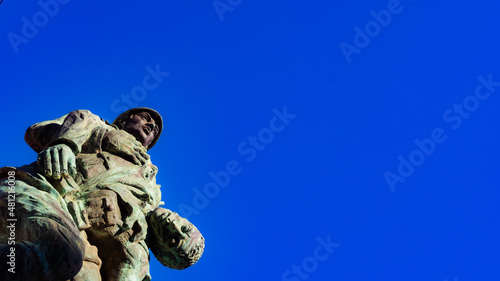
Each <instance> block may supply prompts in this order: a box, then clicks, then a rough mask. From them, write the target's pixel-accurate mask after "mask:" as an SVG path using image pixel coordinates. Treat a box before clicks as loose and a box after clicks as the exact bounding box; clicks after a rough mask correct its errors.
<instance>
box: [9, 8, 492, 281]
mask: <svg viewBox="0 0 500 281" xmlns="http://www.w3.org/2000/svg"><path fill="white" fill-rule="evenodd" d="M46 1H47V0H41V3H46ZM226 1H227V2H226ZM28 2H29V3H28ZM39 3H40V2H39ZM39 3H37V2H36V1H12V0H4V1H3V3H2V4H0V15H1V16H0V65H1V75H0V93H1V101H0V120H1V124H2V127H3V129H2V133H1V138H0V166H6V165H10V166H21V165H24V164H28V163H31V162H33V161H35V159H36V153H34V152H33V151H32V150H31V149H30V148H29V147H28V146H27V145H26V144H25V143H24V140H23V136H24V131H25V130H26V128H27V127H28V126H30V125H32V124H34V123H36V122H40V121H44V120H50V119H55V118H58V117H60V116H63V115H64V114H67V113H69V112H70V111H72V110H76V109H88V110H90V111H92V112H93V113H95V114H97V115H99V116H100V117H102V118H104V119H107V120H110V121H112V120H114V118H115V117H116V116H117V115H118V114H119V113H121V111H122V110H123V109H126V108H128V107H130V106H127V105H126V104H125V103H124V102H123V101H121V99H122V95H123V96H129V98H131V102H132V103H133V105H134V106H148V107H152V108H155V109H156V110H158V111H159V112H160V113H161V114H162V115H163V117H164V119H165V128H164V132H163V134H162V136H161V138H160V140H159V142H158V143H157V145H156V147H154V148H153V149H152V150H151V151H150V154H151V158H152V161H153V163H154V164H155V165H157V166H158V168H159V174H158V177H157V181H158V183H159V184H161V185H162V187H161V188H162V193H163V201H165V203H166V207H167V208H170V209H172V210H174V211H178V212H180V206H182V205H181V204H185V205H186V206H194V204H193V199H194V198H195V194H196V193H195V192H196V190H199V191H200V192H203V190H204V186H205V185H206V184H207V183H210V182H211V181H212V179H211V177H210V175H209V174H210V172H211V171H213V172H214V173H216V172H218V171H221V170H223V169H225V167H226V164H227V163H228V162H229V161H231V160H234V161H237V162H238V163H239V165H240V166H239V167H240V168H241V173H239V174H238V175H236V176H232V177H231V178H230V183H229V184H228V185H227V186H226V187H225V188H224V189H220V190H219V192H218V194H217V195H216V196H213V198H209V203H208V205H207V206H204V207H203V208H201V210H199V213H197V214H193V215H191V216H189V219H190V221H192V222H193V223H194V224H195V225H196V226H197V227H198V228H199V229H200V230H201V232H202V233H203V235H204V236H205V238H206V250H205V253H204V255H203V257H202V259H201V260H200V261H199V263H197V264H196V265H194V266H193V267H191V268H189V269H187V270H184V271H177V270H173V269H168V268H165V267H163V266H161V264H159V263H158V262H157V261H156V259H155V258H154V257H151V273H152V276H153V280H184V281H189V280H221V281H222V280H293V281H297V280H304V279H306V278H307V280H342V281H361V280H384V281H413V280H415V281H417V280H419V281H420V280H427V281H443V280H445V279H448V280H450V281H451V280H460V281H463V280H464V281H465V280H482V281H487V280H499V278H500V270H499V266H498V262H499V250H500V243H499V239H498V238H499V237H500V227H499V226H498V224H499V219H498V216H499V214H500V210H499V204H498V202H499V199H500V192H499V189H498V186H499V183H500V177H499V176H500V173H499V172H498V167H499V164H498V159H499V157H500V149H499V143H500V134H499V133H498V130H499V127H500V122H499V118H498V107H499V105H500V97H498V95H499V94H500V90H498V89H497V91H495V92H492V93H491V94H490V96H489V97H488V98H485V99H483V100H478V99H477V98H476V99H474V98H471V97H470V96H474V94H475V90H476V88H477V87H478V85H481V84H480V82H479V81H478V77H480V76H482V77H484V78H486V79H487V78H488V77H489V76H490V75H491V79H492V80H493V81H500V64H499V59H500V39H499V38H500V36H499V34H500V33H499V30H500V21H499V20H498V13H499V10H500V4H498V2H497V1H479V2H476V3H472V2H470V1H453V2H450V1H448V2H446V1H428V0H413V1H410V0H401V2H400V3H399V4H397V3H396V2H394V1H387V0H377V1H355V2H348V1H340V2H338V3H337V2H335V1H261V0H254V1H246V0H244V1H236V0H232V1H229V0H221V1H220V2H216V3H217V5H219V6H220V9H224V7H226V9H227V10H226V11H225V12H223V13H222V12H220V11H219V13H218V12H217V10H216V8H215V7H214V2H212V0H206V1H167V0H164V1H132V2H129V1H74V0H73V1H67V2H64V3H66V4H57V6H58V9H57V11H55V10H54V7H53V6H52V11H53V12H52V15H49V16H46V18H44V16H43V14H44V13H45V12H43V8H42V6H43V5H42V6H41V5H40V4H39ZM54 3H58V2H54ZM221 3H222V4H221ZM224 5H226V6H224ZM228 5H229V6H228ZM231 5H232V6H231ZM388 5H389V6H390V5H396V6H397V12H396V13H392V14H391V18H390V20H389V19H388V18H387V17H385V22H383V25H385V26H382V25H380V24H376V23H374V15H373V14H374V13H372V11H373V12H375V14H379V15H381V14H380V11H381V10H387V9H388ZM396 6H390V7H392V8H394V7H396ZM392 10H393V12H394V9H392ZM382 14H384V12H382ZM385 15H387V14H386V13H385ZM34 16H35V19H33V17H34ZM34 20H35V21H36V22H37V23H38V25H39V27H37V28H36V29H37V30H36V31H33V30H31V33H30V30H24V31H25V33H26V32H27V33H26V34H27V35H28V36H29V37H31V38H27V37H25V36H24V35H23V27H24V26H25V25H27V24H26V21H28V22H30V23H33V21H34ZM367 25H368V28H369V30H368V32H369V33H370V34H371V35H372V37H371V38H369V41H368V40H366V38H365V41H363V38H358V37H359V36H361V35H357V34H358V32H359V31H357V30H358V29H359V30H365V28H366V26H367ZM35 27H36V26H35ZM377 27H378V29H377ZM24 28H27V27H24ZM370 28H371V29H370ZM364 32H366V31H364ZM9 34H10V35H9ZM12 34H15V35H12ZM26 34H25V35H26ZM12 36H22V37H23V38H25V39H24V40H23V42H22V43H19V44H16V43H15V44H13V43H11V40H10V39H9V38H13V37H12ZM16 38H17V39H18V40H20V39H19V37H16ZM355 39H357V41H356V42H357V43H358V47H357V50H356V52H355V53H352V54H350V55H348V56H346V55H344V53H343V51H342V49H341V44H343V43H342V42H344V43H345V44H343V46H346V44H349V45H351V46H353V47H352V48H354V47H356V42H355ZM16 49H17V50H16ZM16 51H17V52H16ZM348 60H350V62H348ZM148 67H151V68H153V69H154V68H156V67H159V69H160V70H161V71H162V72H168V73H169V75H168V76H167V77H163V79H162V81H161V83H158V84H156V86H155V87H154V89H152V90H148V91H147V92H146V93H141V92H133V90H134V89H135V90H137V89H138V88H135V87H137V86H141V85H142V83H143V78H144V77H145V76H146V75H147V74H148V71H147V68H148ZM153 82H154V81H153V80H150V83H153ZM493 89H494V88H493ZM132 92H133V93H132ZM480 93H482V94H486V93H487V91H486V88H485V87H483V88H482V89H481V92H480ZM132 94H135V98H133V96H132ZM132 98H133V99H132ZM464 101H465V102H466V103H468V104H467V108H468V109H469V110H466V111H465V113H466V114H465V113H464V114H462V115H460V113H458V111H457V112H455V111H454V110H456V108H455V109H454V106H455V107H456V106H458V105H459V104H462V103H464ZM475 101H479V102H478V103H475ZM284 107H286V110H287V112H288V113H290V114H294V115H296V117H295V118H294V119H292V120H290V122H289V124H288V125H286V127H285V128H284V129H283V130H282V131H280V132H276V133H275V134H274V135H273V137H272V138H271V139H269V138H268V139H266V140H267V141H268V142H269V143H267V144H265V147H264V148H263V149H262V150H260V151H258V152H257V153H256V155H255V158H254V159H252V160H251V161H247V158H248V157H249V154H242V153H240V152H239V151H238V146H239V145H241V144H242V143H243V142H247V143H248V137H249V136H258V134H259V132H262V130H264V132H269V131H266V129H265V128H269V126H270V125H269V123H270V121H271V120H273V119H272V118H273V116H274V113H273V109H277V110H279V111H282V110H283V108H284ZM449 110H451V112H450V111H449ZM447 114H448V119H446V116H445V117H443V115H447ZM450 118H451V119H450ZM458 120H460V122H461V123H460V124H459V123H458V122H459V121H458ZM435 129H438V131H440V130H441V132H443V134H444V136H446V138H445V139H446V140H445V141H442V142H441V143H435V147H434V148H432V145H430V144H429V145H428V151H427V152H428V153H427V155H426V154H423V153H420V154H419V152H418V150H419V147H418V146H417V144H416V142H415V141H417V142H419V141H420V142H422V141H424V140H425V139H429V138H431V137H432V135H433V133H432V132H433V131H434V130H435ZM262 134H264V135H265V133H261V135H262ZM444 136H442V137H443V138H444ZM264 137H266V136H264ZM246 145H248V144H243V146H245V147H246V148H248V147H250V146H248V147H247V146H246ZM431 148H432V149H431ZM415 151H417V152H415ZM410 155H412V157H414V158H413V162H415V161H416V163H417V164H418V165H415V167H414V169H413V170H412V172H411V173H410V172H409V171H408V170H406V172H407V174H405V175H406V176H405V177H402V179H404V182H395V183H394V185H393V187H394V189H391V188H390V186H389V184H388V183H387V180H386V177H385V176H384V174H385V173H386V172H391V173H393V174H394V175H397V174H398V173H399V172H398V167H399V166H400V165H401V164H400V163H401V161H402V160H401V159H405V161H408V159H409V157H410ZM419 155H420V156H421V155H424V158H423V159H421V158H418V156H419ZM403 172H404V171H403ZM408 174H410V175H408ZM198 207H200V206H199V205H198ZM328 237H329V239H330V240H331V242H333V243H338V244H340V247H338V248H336V249H335V251H334V252H333V253H331V254H329V255H328V258H327V259H326V260H323V261H317V260H315V259H314V253H315V250H316V248H317V247H318V246H319V245H320V244H319V242H318V239H324V240H326V239H328ZM320 253H321V255H323V256H324V255H325V254H326V251H324V250H321V251H320ZM294 265H295V266H301V268H302V269H301V270H302V271H303V272H304V273H303V274H302V275H301V276H302V277H301V276H299V275H297V274H294V273H291V272H287V271H288V270H290V271H292V269H293V268H294ZM304 265H305V266H306V269H307V270H308V271H309V272H306V271H304V268H303V266H304ZM305 274H307V276H306V275H305Z"/></svg>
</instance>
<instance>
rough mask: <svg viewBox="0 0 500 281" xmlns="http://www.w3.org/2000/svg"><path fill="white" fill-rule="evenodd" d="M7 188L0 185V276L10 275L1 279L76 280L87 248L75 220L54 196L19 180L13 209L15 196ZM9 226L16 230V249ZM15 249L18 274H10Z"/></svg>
mask: <svg viewBox="0 0 500 281" xmlns="http://www.w3.org/2000/svg"><path fill="white" fill-rule="evenodd" d="M7 187H8V185H7V180H3V181H0V229H1V232H0V245H1V246H0V251H1V253H0V255H1V256H0V274H2V275H3V274H4V273H6V276H5V278H0V279H2V280H33V281H35V280H44V281H45V280H67V279H70V278H72V277H73V276H75V275H76V274H77V273H78V271H79V270H80V268H81V267H82V262H83V255H84V251H85V245H84V243H83V241H82V239H81V238H80V232H79V230H78V228H77V227H76V225H75V223H74V222H73V219H72V218H71V216H70V215H69V214H68V213H67V212H66V211H64V210H63V209H62V207H61V205H60V203H59V202H58V200H57V199H56V198H54V196H53V195H51V194H49V193H47V192H44V191H40V190H38V189H37V188H35V187H33V186H30V185H28V184H26V183H24V182H22V181H19V180H16V181H15V206H14V207H12V206H9V204H8V202H9V195H10V197H11V198H10V199H12V193H10V194H9V189H8V188H7ZM12 213H14V216H12ZM9 218H15V221H8V219H9ZM7 226H13V227H11V228H10V229H14V233H15V234H14V239H11V240H13V241H14V242H15V245H9V238H10V237H11V236H12V235H11V233H12V232H10V230H8V229H7V228H6V227H7ZM10 243H11V244H12V242H10ZM12 246H13V247H14V252H15V263H14V264H15V273H11V272H9V271H7V270H8V269H9V268H10V265H8V264H7V261H9V260H10V258H9V259H8V257H7V255H6V253H9V252H11V250H12V249H11V247H12ZM2 277H3V276H2ZM9 278H10V279H9Z"/></svg>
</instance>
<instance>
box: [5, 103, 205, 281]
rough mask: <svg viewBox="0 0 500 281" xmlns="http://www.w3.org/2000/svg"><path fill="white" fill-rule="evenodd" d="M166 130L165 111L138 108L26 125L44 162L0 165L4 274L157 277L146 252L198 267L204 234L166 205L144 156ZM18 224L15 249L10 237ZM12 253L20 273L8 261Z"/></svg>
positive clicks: (172, 265) (169, 262) (85, 113)
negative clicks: (110, 118)
mask: <svg viewBox="0 0 500 281" xmlns="http://www.w3.org/2000/svg"><path fill="white" fill-rule="evenodd" d="M162 127H163V121H162V118H161V116H160V114H158V112H156V111H154V110H152V109H150V108H134V109H130V110H128V111H126V112H124V113H122V114H121V115H120V116H118V118H117V119H116V120H115V121H114V122H113V123H112V124H109V123H108V122H105V121H103V120H101V119H100V118H99V117H98V116H96V115H94V114H92V113H91V112H90V111H88V110H76V111H73V112H71V113H69V114H68V115H65V116H63V117H61V118H59V119H56V120H52V121H45V122H41V123H37V124H35V125H33V126H31V127H30V128H28V129H27V131H26V135H25V140H26V142H27V143H28V145H29V146H30V147H31V148H32V149H33V150H35V151H36V152H37V153H38V158H37V161H36V162H34V163H32V164H30V165H26V166H23V167H19V168H14V167H4V168H1V169H0V230H2V232H0V255H1V257H0V261H1V263H2V264H0V269H2V273H0V274H3V272H6V276H8V277H15V278H16V279H13V280H75V281H76V280H82V281H83V280H85V281H94V280H131V281H132V280H133V281H135V280H138V281H144V280H150V279H151V276H150V274H149V251H148V249H149V248H150V249H151V250H152V252H153V254H154V255H155V257H156V258H157V259H158V260H159V261H160V262H161V263H162V264H163V265H165V266H167V267H170V268H174V269H184V268H187V267H189V266H191V265H192V264H194V263H196V262H197V261H198V259H199V258H200V257H201V255H202V253H203V250H204V238H203V236H202V235H201V234H200V232H199V231H198V229H197V228H196V227H195V226H194V225H193V224H191V223H190V222H188V221H187V220H186V219H184V218H181V217H180V216H179V215H177V214H176V213H174V212H172V211H170V210H168V209H164V208H161V207H159V205H160V203H161V201H160V197H161V193H160V186H159V185H157V184H156V177H155V176H156V173H157V171H158V169H157V167H156V166H154V165H153V164H152V163H151V161H150V158H149V155H148V154H147V150H149V149H151V148H152V147H153V146H154V145H155V143H156V141H157V140H158V138H159V136H160V134H161V131H162ZM14 178H15V179H14ZM12 186H14V188H15V207H14V208H12V206H11V205H12V204H11V203H9V202H10V201H9V200H8V199H9V195H10V196H11V197H12ZM9 188H10V189H9ZM9 192H10V193H9ZM9 204H11V205H9ZM9 215H10V217H9ZM14 217H15V222H12V223H11V221H14V220H8V218H14ZM12 225H13V226H14V227H15V245H14V248H12V245H11V244H12V243H11V242H9V235H11V236H12V234H10V233H9V232H8V231H6V230H7V229H8V228H7V227H9V226H12ZM11 240H12V239H11ZM9 243H10V244H9ZM12 252H14V253H15V255H16V257H15V273H12V271H8V270H7V268H5V267H6V263H5V262H8V261H9V260H8V259H7V260H5V262H4V260H3V259H4V258H5V257H7V256H8V255H9V253H12ZM7 267H9V265H7ZM0 279H1V278H0ZM6 280H9V279H8V278H6Z"/></svg>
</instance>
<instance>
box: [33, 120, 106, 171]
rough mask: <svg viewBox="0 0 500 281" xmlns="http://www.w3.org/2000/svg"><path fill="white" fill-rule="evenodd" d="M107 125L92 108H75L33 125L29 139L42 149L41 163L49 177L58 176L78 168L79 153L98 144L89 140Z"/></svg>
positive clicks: (37, 147) (37, 148) (39, 157)
mask: <svg viewBox="0 0 500 281" xmlns="http://www.w3.org/2000/svg"><path fill="white" fill-rule="evenodd" d="M104 127H106V124H105V123H104V122H103V121H102V120H101V119H100V118H99V117H98V116H96V115H94V114H92V113H91V112H90V111H88V110H75V111H72V112H70V113H69V114H68V115H65V116H63V117H61V118H59V119H55V120H52V121H45V122H41V123H37V124H35V125H33V126H31V127H29V128H28V130H26V134H25V140H26V142H27V143H28V145H29V146H30V147H31V148H33V150H35V151H36V152H39V154H38V159H37V162H38V166H39V168H40V169H41V170H42V171H43V173H44V174H45V176H47V177H53V178H55V179H58V178H60V177H61V175H62V176H67V175H68V174H72V172H74V171H75V169H76V165H75V155H78V154H79V153H80V152H81V151H82V148H83V147H84V145H89V144H92V143H95V142H93V141H91V140H89V139H90V138H91V136H93V133H94V132H95V131H96V129H97V128H104ZM106 130H107V129H103V130H102V131H104V132H105V131H106ZM101 135H102V134H101ZM94 138H95V136H94Z"/></svg>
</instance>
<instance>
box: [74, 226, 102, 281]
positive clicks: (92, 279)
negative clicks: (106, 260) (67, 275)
mask: <svg viewBox="0 0 500 281" xmlns="http://www.w3.org/2000/svg"><path fill="white" fill-rule="evenodd" d="M80 236H81V237H82V239H83V241H84V243H85V256H84V258H83V266H82V268H81V269H80V272H78V274H77V275H76V276H75V277H73V278H71V280H70V281H101V280H102V278H101V273H100V269H101V265H102V262H101V259H100V258H99V256H98V252H97V247H96V246H93V245H91V244H90V243H89V241H88V237H87V234H86V233H85V231H80Z"/></svg>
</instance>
